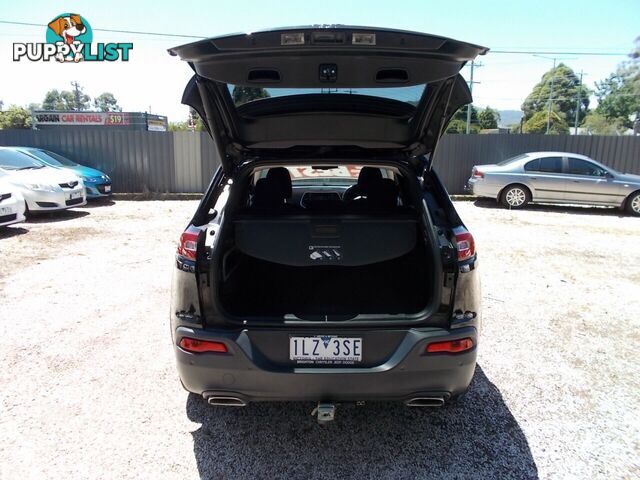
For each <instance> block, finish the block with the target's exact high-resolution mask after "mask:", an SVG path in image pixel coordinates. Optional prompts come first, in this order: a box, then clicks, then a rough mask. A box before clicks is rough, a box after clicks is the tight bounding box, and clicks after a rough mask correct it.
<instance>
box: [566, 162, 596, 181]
mask: <svg viewBox="0 0 640 480" xmlns="http://www.w3.org/2000/svg"><path fill="white" fill-rule="evenodd" d="M567 173H569V174H571V175H591V176H593V177H599V176H602V175H604V171H603V170H602V169H601V168H600V167H598V166H597V165H596V164H594V163H591V162H587V161H586V160H581V159H579V158H569V164H568V168H567Z"/></svg>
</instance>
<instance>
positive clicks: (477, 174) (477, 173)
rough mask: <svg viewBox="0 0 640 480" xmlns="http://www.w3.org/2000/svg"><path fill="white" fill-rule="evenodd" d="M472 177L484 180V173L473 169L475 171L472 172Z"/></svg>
mask: <svg viewBox="0 0 640 480" xmlns="http://www.w3.org/2000/svg"><path fill="white" fill-rule="evenodd" d="M471 176H472V177H473V178H484V172H481V171H480V170H478V169H477V168H476V167H473V170H472V171H471Z"/></svg>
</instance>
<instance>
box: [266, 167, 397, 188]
mask: <svg viewBox="0 0 640 480" xmlns="http://www.w3.org/2000/svg"><path fill="white" fill-rule="evenodd" d="M363 166H364V165H339V166H335V167H331V168H325V167H322V168H319V167H314V166H311V165H295V166H287V167H285V168H286V169H287V170H288V171H289V175H290V176H291V183H292V184H293V185H352V184H354V183H356V182H357V181H358V175H360V170H362V167H363ZM380 171H381V173H382V177H383V178H391V179H393V178H394V177H395V174H394V171H393V170H390V169H386V168H380ZM267 172H268V169H267V168H265V169H262V170H259V171H258V172H257V173H256V178H255V179H256V180H257V179H260V178H264V177H266V176H267Z"/></svg>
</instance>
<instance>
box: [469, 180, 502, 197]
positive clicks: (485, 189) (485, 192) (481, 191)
mask: <svg viewBox="0 0 640 480" xmlns="http://www.w3.org/2000/svg"><path fill="white" fill-rule="evenodd" d="M465 190H466V192H467V193H470V194H472V195H475V196H476V197H489V198H497V197H498V193H499V192H500V187H499V186H498V185H495V184H492V183H490V182H489V181H488V180H487V179H485V178H474V177H471V178H470V179H469V180H467V183H466V185H465Z"/></svg>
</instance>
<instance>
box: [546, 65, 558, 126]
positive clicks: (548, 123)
mask: <svg viewBox="0 0 640 480" xmlns="http://www.w3.org/2000/svg"><path fill="white" fill-rule="evenodd" d="M555 78H556V59H555V58H554V59H553V70H551V86H550V87H549V106H548V107H547V132H546V135H549V127H550V126H551V105H553V81H554V80H555Z"/></svg>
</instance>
